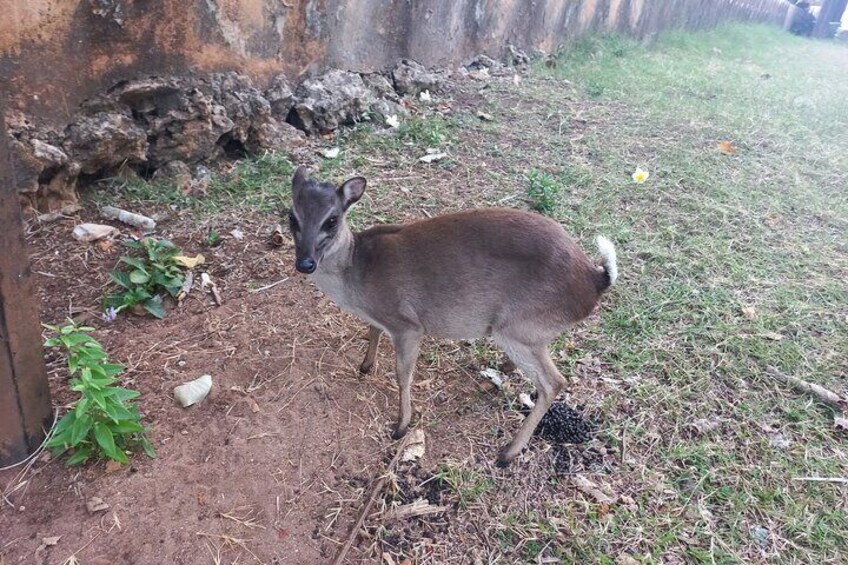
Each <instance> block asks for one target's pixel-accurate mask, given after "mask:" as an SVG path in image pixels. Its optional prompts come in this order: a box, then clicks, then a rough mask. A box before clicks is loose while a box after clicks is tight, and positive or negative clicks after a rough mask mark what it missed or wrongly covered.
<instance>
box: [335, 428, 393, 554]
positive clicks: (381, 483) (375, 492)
mask: <svg viewBox="0 0 848 565" xmlns="http://www.w3.org/2000/svg"><path fill="white" fill-rule="evenodd" d="M408 437H409V436H408V435H407V436H405V437H404V439H403V440H401V441H400V443H399V444H398V447H397V452H395V456H394V457H393V458H392V461H391V462H390V463H389V466H388V468H387V469H386V472H385V473H383V474H382V475H380V477H379V478H378V479H377V480H376V483H374V482H373V481H372V483H374V486H373V488H372V489H371V494H370V495H369V496H368V500H367V501H366V502H365V506H364V507H363V508H362V512H360V513H359V518H358V519H357V520H356V523H355V524H354V525H353V528H351V530H350V534H348V536H347V541H346V542H345V544H344V545H343V546H342V548H341V550H340V551H339V553H338V554H337V555H336V558H335V559H334V560H333V565H341V563H342V562H343V561H344V558H345V557H346V556H347V552H348V551H350V547H351V546H352V545H353V540H355V539H356V536H357V534H358V533H359V530H360V529H361V528H362V523H363V522H365V517H366V516H367V515H368V513H369V512H371V507H372V506H373V505H374V501H375V500H377V496H379V495H380V493H382V492H383V488H384V487H385V486H386V482H388V478H389V473H390V472H391V471H392V469H394V467H395V465H396V464H397V462H398V460H399V459H400V456H401V454H402V453H403V451H404V448H405V447H406V438H408Z"/></svg>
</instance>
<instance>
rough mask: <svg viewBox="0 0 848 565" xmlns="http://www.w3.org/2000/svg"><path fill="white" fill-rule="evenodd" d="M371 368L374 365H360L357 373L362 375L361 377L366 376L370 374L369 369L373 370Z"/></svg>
mask: <svg viewBox="0 0 848 565" xmlns="http://www.w3.org/2000/svg"><path fill="white" fill-rule="evenodd" d="M373 368H374V363H362V365H360V366H359V372H360V373H362V374H363V375H367V374H368V373H370V372H371V369H373Z"/></svg>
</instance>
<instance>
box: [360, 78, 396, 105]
mask: <svg viewBox="0 0 848 565" xmlns="http://www.w3.org/2000/svg"><path fill="white" fill-rule="evenodd" d="M362 82H364V83H365V86H367V87H368V89H369V90H370V91H371V92H372V93H374V96H376V97H377V98H385V99H387V100H392V101H395V102H396V101H397V100H398V95H397V92H395V87H394V86H392V83H391V81H389V79H387V78H386V77H385V76H383V75H381V74H379V73H371V74H364V75H362Z"/></svg>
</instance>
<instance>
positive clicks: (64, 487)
mask: <svg viewBox="0 0 848 565" xmlns="http://www.w3.org/2000/svg"><path fill="white" fill-rule="evenodd" d="M480 102H481V96H480V95H479V93H478V92H477V91H476V88H470V89H468V91H465V92H462V91H461V92H459V93H457V98H456V99H455V100H454V101H453V103H454V105H455V107H456V108H458V109H459V110H463V111H467V112H469V113H471V115H472V116H473V113H472V112H471V110H473V107H475V106H476V105H478V104H480ZM469 109H471V110H469ZM473 119H476V118H473ZM491 135H494V134H487V136H491ZM463 143H465V144H466V146H465V148H464V149H465V151H467V152H468V153H469V154H476V153H477V151H478V150H479V149H480V148H481V147H486V146H487V143H489V142H487V141H486V139H485V138H480V137H478V136H468V137H467V138H466V139H465V140H464V141H463ZM312 155H313V159H314V152H313V153H312ZM415 157H416V156H413V158H411V159H410V160H409V162H404V163H395V164H393V165H392V167H394V168H393V169H392V173H393V176H392V177H389V178H383V179H380V178H377V180H378V181H379V182H378V183H377V188H375V189H374V191H377V190H381V189H379V186H380V185H381V184H382V186H383V188H382V190H383V191H389V192H391V194H392V198H390V199H388V200H386V199H381V198H380V197H378V196H374V200H373V202H372V203H371V208H372V213H373V214H374V215H375V216H377V217H379V216H380V214H381V213H382V212H383V211H384V210H388V211H389V212H390V213H391V212H392V211H393V210H392V207H393V203H392V199H393V198H400V199H403V198H404V196H403V195H401V194H399V193H397V192H395V189H396V186H395V185H398V180H399V181H400V184H399V185H398V186H400V188H401V189H402V190H403V188H404V184H406V181H405V180H404V179H406V178H412V177H410V176H407V172H409V173H411V174H412V173H414V175H415V176H416V177H420V178H418V179H417V180H416V184H417V186H418V187H419V189H421V190H422V192H421V193H420V194H419V195H420V204H415V205H414V206H412V208H413V213H412V215H414V216H415V215H417V216H421V215H423V214H427V210H426V208H433V209H434V211H436V213H438V210H440V209H450V208H453V209H456V208H462V207H468V206H473V205H475V204H477V203H479V202H480V201H481V200H480V199H482V200H483V201H486V200H496V199H498V198H501V196H502V194H500V191H504V192H505V193H506V194H509V193H510V192H509V189H510V187H501V188H499V189H496V188H495V187H493V186H492V185H491V183H490V182H489V181H487V180H486V178H487V177H486V175H485V174H484V173H483V171H484V169H485V168H486V167H487V164H486V162H485V161H483V162H477V161H474V160H468V161H466V163H467V165H466V164H463V165H454V166H455V167H458V168H456V169H455V170H454V171H453V172H454V173H456V175H455V176H458V177H460V178H463V177H464V178H479V179H480V182H479V183H478V185H476V186H474V185H472V186H468V185H467V184H465V183H450V185H449V187H448V188H447V189H445V188H444V182H445V181H442V182H441V184H440V183H439V182H437V180H435V177H438V176H439V174H440V173H439V170H438V169H436V168H433V169H432V170H430V169H423V170H422V169H421V168H416V169H415V170H414V171H413V167H414V163H415V162H416V161H417V159H416V158H415ZM307 160H308V159H307ZM497 162H498V160H497V159H495V160H494V161H493V162H492V163H491V164H490V165H496V164H497ZM386 166H388V165H386ZM466 167H467V174H466V173H465V172H463V171H465V170H466ZM396 179H397V180H396ZM425 187H426V192H424V191H423V190H424V188H425ZM374 194H379V193H378V192H374ZM403 194H406V192H404V193H403ZM419 206H420V210H423V212H422V213H421V214H418V213H417V211H418V209H419ZM143 211H144V212H145V213H148V214H153V213H154V212H156V211H157V210H155V209H151V208H146V209H145V210H143ZM158 211H159V212H162V213H165V214H166V215H170V219H169V220H166V221H163V222H160V227H161V229H160V234H159V235H161V236H162V237H166V238H169V239H171V240H172V241H174V242H175V243H176V244H177V245H179V246H180V247H182V249H183V252H184V254H186V255H194V254H196V253H203V254H204V255H205V257H206V261H207V268H208V270H209V273H210V274H211V275H212V277H213V278H214V279H215V280H216V282H217V284H218V286H219V288H220V290H221V292H222V295H223V298H224V304H223V305H222V306H220V307H217V306H215V305H214V303H213V302H212V300H211V297H210V296H208V295H203V294H202V293H201V292H200V291H199V290H197V288H196V287H195V290H194V292H193V293H192V294H191V295H190V296H189V298H188V299H187V300H186V302H185V303H184V304H183V305H182V306H181V307H176V306H175V305H173V304H170V305H169V311H168V315H167V316H166V317H165V318H164V319H163V320H156V319H153V318H150V317H133V316H121V317H119V318H118V320H117V321H116V322H114V323H112V324H106V323H104V322H102V321H101V320H100V317H99V316H100V314H99V311H98V305H99V302H100V299H101V298H102V296H103V295H104V293H105V292H107V290H108V286H109V283H108V272H109V271H111V270H113V269H114V268H115V265H116V262H117V260H118V256H119V255H120V253H121V249H120V248H119V246H118V245H116V246H115V247H114V248H112V249H109V250H106V251H103V250H100V249H98V248H97V247H96V246H90V245H87V244H80V243H77V242H76V241H74V240H73V239H72V238H71V236H70V231H71V229H72V228H73V225H74V222H72V221H67V222H64V223H63V222H60V223H56V224H50V225H44V226H36V227H35V228H33V229H32V230H31V233H30V234H29V237H28V241H29V245H30V249H31V252H32V269H33V271H34V273H35V275H34V276H35V281H36V284H37V291H38V294H39V297H40V299H41V302H42V319H43V320H44V321H46V322H48V323H61V322H63V320H65V319H66V318H67V317H69V316H72V317H74V318H75V319H77V320H85V321H86V323H89V324H92V325H95V326H96V327H97V328H98V329H97V331H96V332H95V337H96V338H97V339H98V340H100V341H101V342H102V343H103V345H104V346H105V348H106V350H107V351H108V352H109V353H110V355H111V356H112V357H113V358H114V359H115V360H116V361H119V362H122V363H124V364H125V365H126V366H127V371H126V372H125V374H124V375H123V377H122V384H124V385H125V386H129V387H131V388H135V389H137V390H139V391H140V392H141V393H142V396H141V398H140V406H141V408H142V411H143V412H144V414H145V421H146V423H147V424H148V425H149V427H150V437H151V439H152V441H153V443H154V446H155V448H156V451H157V455H158V456H157V458H156V459H148V458H147V457H145V456H144V455H142V454H137V455H135V456H134V457H133V458H132V465H131V466H130V467H129V468H126V467H125V468H121V469H119V470H117V471H112V472H109V471H107V469H106V467H105V464H104V463H102V462H100V463H96V464H89V465H87V466H85V467H83V468H81V469H80V468H67V467H66V466H65V465H64V463H63V462H61V461H56V460H49V459H48V458H46V457H44V458H42V459H40V460H39V461H38V462H37V463H36V464H35V465H34V466H33V467H32V469H31V470H30V471H29V472H28V473H26V474H25V475H24V476H23V477H22V479H18V477H19V474H18V470H16V471H14V472H11V471H9V472H5V473H0V486H3V487H4V492H6V493H8V494H7V495H6V498H7V500H6V501H5V502H4V503H2V504H0V564H2V565H6V563H8V564H10V565H11V564H12V563H31V562H37V563H66V562H67V563H73V561H72V560H71V561H68V560H69V558H71V556H74V557H75V558H76V559H78V562H79V563H84V564H86V565H88V564H98V563H127V564H132V563H138V564H146V563H180V564H190V563H236V562H238V563H252V562H259V563H279V564H305V565H308V564H312V563H329V562H330V561H331V560H332V559H333V557H334V556H335V554H336V553H337V551H338V550H339V548H340V547H341V544H342V543H343V542H344V541H345V539H346V537H347V535H348V533H349V531H350V529H351V527H352V525H353V523H354V522H355V521H356V519H357V517H358V515H359V513H360V512H361V509H362V507H363V504H364V502H365V499H366V497H367V496H368V494H369V486H370V485H371V484H372V482H373V480H374V478H375V477H378V476H380V475H381V474H383V473H384V472H385V469H386V466H387V464H388V462H389V461H390V460H391V458H392V457H393V455H394V454H395V451H396V449H397V445H396V444H395V443H393V442H392V441H391V440H390V439H389V437H388V432H389V430H390V425H391V423H392V422H393V421H394V418H395V414H396V402H397V400H396V399H397V388H396V386H395V383H394V380H393V374H392V371H393V356H392V350H391V346H390V345H389V344H388V343H387V341H388V340H387V339H385V338H384V339H383V343H382V346H381V351H380V355H379V356H378V364H377V366H376V368H375V370H374V371H372V373H371V374H369V375H366V376H362V375H360V374H359V373H358V371H357V368H358V365H359V362H360V361H361V356H362V355H363V354H364V350H365V345H366V341H365V339H366V334H365V328H364V326H363V324H362V323H361V322H358V321H357V320H355V319H353V318H352V317H349V316H347V315H345V314H343V313H341V312H340V311H339V310H338V309H337V308H336V306H334V305H333V304H331V303H330V302H329V300H328V299H326V298H324V297H323V296H322V295H321V293H320V292H319V291H318V290H317V289H315V288H314V287H313V286H312V285H311V284H310V283H309V282H308V281H307V280H305V279H304V278H303V277H301V276H299V275H298V274H297V273H296V272H295V271H294V269H293V268H292V265H293V250H292V249H291V247H290V246H289V244H288V243H287V244H286V245H285V246H284V247H283V248H282V249H275V248H273V247H271V246H269V245H268V243H267V234H268V228H269V226H270V225H272V224H273V223H275V222H276V221H278V219H276V218H274V217H273V216H272V215H269V214H259V213H256V214H251V215H247V216H245V214H238V213H235V212H231V213H221V214H217V215H216V216H215V218H214V219H213V220H208V221H205V222H202V221H201V220H199V219H198V218H196V217H193V215H192V214H190V213H175V212H173V211H168V210H167V209H162V210H158ZM395 212H397V214H398V215H399V216H400V217H402V218H405V217H407V216H408V215H409V211H408V210H404V211H396V210H395ZM78 221H94V222H98V221H101V220H99V219H98V217H97V214H96V210H95V208H94V206H90V207H88V208H87V209H86V210H85V211H84V212H83V213H82V214H81V217H80V218H79V220H78ZM119 227H120V226H119ZM211 227H214V228H216V229H217V230H219V232H220V233H221V234H224V236H225V237H224V241H223V244H222V245H220V246H218V247H216V248H213V249H210V248H208V247H206V246H205V245H204V244H203V241H204V239H205V236H206V234H207V233H208V230H209V229H210V228H211ZM122 228H125V226H124V227H122ZM234 228H239V229H240V230H241V231H242V232H243V233H244V239H243V240H241V241H238V240H236V239H234V238H232V237H229V236H228V234H229V232H230V231H231V230H232V229H234ZM125 233H126V232H125ZM286 277H288V279H287V280H285V281H283V282H281V283H280V284H277V285H276V286H274V287H273V288H270V289H267V290H262V291H258V292H253V291H252V289H258V288H261V287H263V286H265V285H268V284H270V283H273V282H276V281H279V280H281V279H285V278H286ZM468 345H469V344H467V343H455V342H441V341H434V340H430V341H428V342H425V344H424V345H423V347H422V355H421V358H420V359H419V363H418V368H417V374H416V381H415V386H414V389H413V393H414V404H415V408H416V410H417V411H418V413H417V417H418V418H419V422H420V424H419V425H422V426H423V427H424V429H425V430H426V441H427V451H426V455H425V456H424V457H423V458H422V459H421V460H420V461H418V462H414V463H404V464H403V465H401V466H400V467H399V468H398V469H397V470H396V472H395V473H393V474H392V475H391V480H390V481H389V486H388V487H387V489H386V492H385V493H383V494H382V495H381V496H380V497H379V498H378V503H377V505H376V506H375V508H374V511H373V512H374V513H373V514H372V515H371V516H369V517H368V519H367V520H366V523H365V526H364V528H363V529H362V531H361V532H360V534H359V535H358V536H357V538H356V541H355V543H354V546H353V549H352V550H351V552H350V553H349V555H348V559H347V561H346V562H348V563H372V562H386V563H388V562H389V561H387V560H385V558H384V555H386V554H389V555H391V556H393V558H394V560H395V562H396V563H398V564H400V563H402V562H403V561H404V558H413V559H415V562H416V563H425V562H428V563H444V562H447V561H450V562H468V563H471V562H476V561H477V560H479V559H483V560H485V559H486V556H487V555H489V554H490V549H489V548H491V547H494V546H496V545H497V544H498V543H499V542H501V543H502V542H503V540H498V539H494V538H492V537H491V536H492V533H491V532H489V531H479V530H475V528H476V526H474V521H469V520H466V519H464V518H463V516H468V515H469V514H468V513H469V512H470V511H471V510H470V509H469V506H468V503H469V502H472V500H471V499H466V498H465V496H466V494H468V493H471V494H473V492H472V491H473V489H474V488H475V484H476V485H483V486H484V487H485V489H487V491H488V492H490V493H492V495H493V496H495V497H496V498H497V499H499V500H503V501H504V502H503V504H504V505H505V506H504V507H503V508H502V509H501V510H503V511H506V510H509V509H510V508H515V509H516V510H517V509H519V508H527V507H528V505H529V504H532V505H539V504H541V505H544V504H546V501H549V502H550V501H552V500H555V499H557V497H559V496H560V495H561V493H559V494H558V491H560V490H561V489H562V487H561V486H558V485H557V481H556V480H553V478H554V477H556V476H558V475H560V474H562V473H563V472H565V471H568V470H571V471H574V470H580V469H586V468H593V469H607V470H609V469H610V466H614V465H615V463H612V461H613V460H617V454H616V455H613V454H612V451H611V450H605V448H604V447H603V446H600V445H599V444H598V445H595V446H593V447H591V448H589V449H584V448H576V447H575V448H563V447H559V448H551V446H549V445H548V444H547V443H545V442H543V441H540V440H538V439H535V440H533V441H532V442H531V447H530V450H529V452H528V453H527V454H526V455H525V456H523V457H522V458H521V459H520V461H519V462H518V463H517V464H516V465H513V468H511V469H508V470H505V471H502V470H498V469H496V468H495V467H494V458H495V455H496V452H497V449H498V447H499V446H500V445H501V444H502V443H503V442H504V441H505V439H504V438H506V437H509V436H510V435H511V434H512V433H513V432H514V431H515V429H517V427H518V424H519V423H520V420H521V415H520V412H519V411H518V410H517V409H516V407H515V406H513V405H511V404H509V402H508V401H506V400H505V397H504V396H503V395H501V394H499V393H497V391H496V390H494V389H493V387H492V386H491V385H490V384H489V383H488V382H487V381H486V380H485V379H482V378H481V377H480V375H479V369H480V367H481V365H485V364H487V363H491V362H492V361H491V355H492V353H491V351H485V352H484V354H485V355H488V356H489V359H486V360H484V359H481V358H480V355H481V353H480V350H479V349H478V348H475V347H469V346H468ZM485 347H487V346H485V345H484V348H485ZM494 355H496V356H497V355H498V354H497V353H495V354H494ZM63 364H64V359H62V358H60V356H59V355H58V354H57V353H55V352H49V353H48V367H49V370H50V378H51V390H52V392H53V399H54V404H56V405H58V406H64V405H66V404H69V403H70V402H72V401H73V400H74V396H73V395H72V394H71V393H70V391H68V388H67V386H66V380H67V373H66V371H65V370H64V368H63ZM598 371H599V368H597V367H583V368H579V369H578V372H580V373H586V374H582V375H581V376H583V377H587V378H589V379H590V380H589V381H588V382H587V384H586V386H587V387H592V386H595V385H594V384H593V378H594V377H597V372H598ZM203 374H210V375H212V378H213V382H214V386H213V390H212V393H211V395H210V396H209V397H208V398H207V399H206V400H205V401H204V402H203V403H201V404H200V405H199V406H193V407H190V408H188V409H183V408H181V407H179V406H178V405H177V404H176V402H175V401H174V400H173V398H172V396H171V391H172V390H173V387H174V386H176V385H178V384H180V383H182V382H184V381H187V380H190V379H194V378H196V377H198V376H200V375H203ZM511 386H513V393H515V392H517V390H518V389H519V388H522V389H523V390H528V391H529V390H532V387H531V388H529V389H528V388H527V387H528V383H527V382H526V381H525V380H524V379H523V378H521V377H520V376H515V377H514V380H513V381H512V383H511ZM511 396H514V394H512V395H511ZM463 468H470V469H472V471H471V472H472V473H473V474H474V475H473V476H472V477H470V478H469V477H467V476H466V477H464V478H463V479H462V480H461V481H459V482H454V483H453V484H452V483H451V480H450V479H445V474H446V473H449V472H450V469H463ZM446 469H447V470H446ZM463 472H464V471H463ZM475 481H480V482H478V483H475ZM469 489H470V490H469ZM466 490H468V493H466V492H465V491H466ZM92 497H99V498H101V499H102V500H103V501H105V502H106V503H107V504H108V505H109V509H108V510H106V511H104V512H98V513H94V514H92V513H90V512H88V510H87V509H86V502H87V501H88V500H89V499H90V498H92ZM416 498H424V499H426V500H428V501H429V502H431V503H433V504H443V505H446V506H448V507H449V510H448V512H446V513H442V514H437V515H433V516H427V517H417V518H411V519H409V520H406V521H404V522H403V523H398V522H394V523H393V522H390V521H387V520H386V519H384V511H385V510H386V509H387V508H389V507H390V506H392V505H397V504H403V503H408V502H412V501H413V500H415V499H416ZM471 508H472V509H473V512H474V513H478V512H483V513H486V512H488V510H487V509H486V508H483V507H480V505H477V506H472V507H471ZM54 536H60V538H59V541H58V543H57V544H56V545H52V546H47V547H42V548H40V546H41V545H42V541H43V538H46V537H54ZM457 547H463V548H465V549H467V551H465V550H463V551H462V552H460V553H457V549H456V548H457ZM4 560H5V561H4Z"/></svg>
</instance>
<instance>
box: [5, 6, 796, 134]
mask: <svg viewBox="0 0 848 565" xmlns="http://www.w3.org/2000/svg"><path fill="white" fill-rule="evenodd" d="M785 10H786V4H785V2H784V0H0V14H2V16H0V75H1V76H2V84H3V89H4V90H5V91H6V93H7V95H8V97H9V103H8V106H9V107H10V108H13V109H19V110H23V111H25V112H26V113H27V114H28V115H30V116H38V117H39V118H40V119H44V120H48V121H53V122H63V120H64V119H67V118H68V117H69V116H70V115H71V114H72V113H73V111H74V109H75V107H76V106H77V105H78V104H79V102H81V101H82V100H84V99H85V98H87V97H89V96H92V95H94V94H96V93H100V92H103V91H104V90H106V89H108V88H110V87H112V86H113V85H115V84H116V83H117V82H119V81H121V80H126V79H131V78H136V77H139V76H144V75H148V74H160V75H161V74H182V73H194V72H196V73H206V72H210V71H217V70H238V71H239V72H243V73H246V74H248V75H250V76H251V77H252V78H253V79H254V80H255V81H257V82H258V83H260V84H262V83H263V82H264V81H265V80H267V79H268V77H270V76H271V75H273V74H276V73H279V72H284V73H285V74H286V75H287V76H288V77H289V78H290V79H292V80H295V81H296V80H297V79H298V78H299V77H300V76H302V75H303V74H305V73H308V72H311V71H314V70H318V69H321V68H325V67H328V66H335V67H341V68H346V69H349V70H355V71H360V72H361V71H374V70H382V69H384V68H386V67H388V66H390V65H393V64H394V63H395V62H396V61H397V60H398V59H399V58H401V57H410V58H413V59H416V60H418V61H420V62H422V63H423V64H425V65H446V64H448V63H455V62H458V61H460V60H462V59H464V58H467V57H469V56H471V55H474V54H477V53H481V52H485V53H488V54H489V55H492V56H498V55H500V54H501V53H502V51H503V48H504V45H505V44H506V43H514V44H516V45H518V46H520V47H524V48H530V47H538V48H541V49H544V50H548V51H550V50H552V49H554V48H555V47H556V46H557V45H558V44H560V43H561V42H563V41H565V40H567V39H569V38H573V37H575V36H577V35H578V34H580V33H584V32H586V31H588V30H616V31H621V32H626V33H631V34H634V35H636V36H645V35H648V34H652V33H655V32H657V31H658V30H662V29H666V28H669V27H677V26H687V27H702V26H710V25H714V24H715V23H717V22H719V21H722V20H727V19H752V20H757V21H769V22H775V23H780V22H782V19H783V14H784V13H785Z"/></svg>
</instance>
